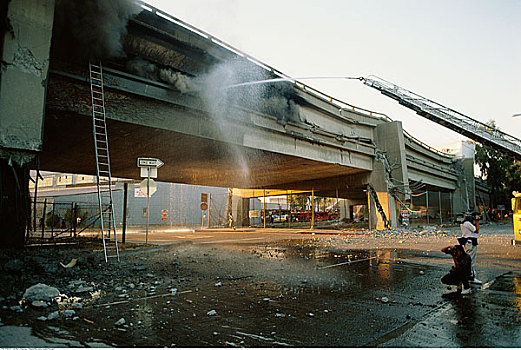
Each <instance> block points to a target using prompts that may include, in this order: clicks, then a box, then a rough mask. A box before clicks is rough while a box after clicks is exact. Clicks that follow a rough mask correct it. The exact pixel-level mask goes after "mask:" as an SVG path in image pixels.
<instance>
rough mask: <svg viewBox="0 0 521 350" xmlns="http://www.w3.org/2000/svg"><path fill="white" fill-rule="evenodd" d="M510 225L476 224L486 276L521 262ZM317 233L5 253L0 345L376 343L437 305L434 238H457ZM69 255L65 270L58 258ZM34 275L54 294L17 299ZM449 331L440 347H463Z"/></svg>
mask: <svg viewBox="0 0 521 350" xmlns="http://www.w3.org/2000/svg"><path fill="white" fill-rule="evenodd" d="M509 230H511V227H509V225H508V224H493V225H492V224H491V225H486V226H483V227H482V229H481V237H480V245H479V251H478V261H477V263H478V272H479V277H480V279H482V280H483V281H484V282H493V281H495V280H497V278H498V277H500V276H503V275H506V274H508V273H518V272H520V271H521V247H518V246H515V247H514V246H512V245H511V244H510V240H511V239H512V235H511V233H510V232H511V231H510V232H509ZM333 232H334V231H333ZM328 233H332V232H331V231H317V230H315V231H313V232H311V231H306V230H304V231H301V232H300V233H299V232H296V231H295V232H294V231H292V232H290V233H288V234H285V235H280V234H279V235H275V234H274V235H273V236H270V235H267V236H266V237H268V238H267V239H265V240H263V241H262V242H256V243H254V242H249V241H245V240H244V238H243V240H242V241H240V240H238V241H237V242H235V241H234V237H245V236H246V237H249V236H248V235H250V236H251V235H254V234H256V232H243V233H235V234H233V237H231V236H230V237H231V238H230V239H226V240H221V241H220V242H221V243H215V244H198V243H197V241H196V240H193V239H192V240H190V239H186V240H182V241H179V240H177V241H174V242H172V243H171V244H162V245H144V244H135V243H126V244H124V245H120V253H121V258H120V262H117V261H114V260H111V261H110V262H109V263H105V261H104V257H103V252H102V250H101V248H102V246H101V245H100V242H99V241H96V240H93V239H79V240H78V239H77V240H76V241H75V242H74V243H73V244H62V245H46V246H33V247H27V248H26V249H24V250H23V251H2V253H1V255H0V266H1V267H2V274H0V306H1V308H0V322H1V324H2V327H0V346H3V347H6V346H16V347H25V346H28V347H31V346H37V347H59V346H65V347H71V346H72V347H83V346H87V347H89V346H93V347H102V346H109V347H116V346H117V347H133V346H138V347H165V346H166V347H174V346H179V347H186V346H232V347H235V346H237V347H243V346H245V347H259V346H260V347H265V346H270V347H271V346H298V347H302V346H304V347H307V346H321V347H333V346H334V347H338V346H341V347H355V346H356V347H358V346H367V345H369V346H381V345H382V344H385V342H388V341H389V340H392V339H394V338H396V337H399V336H400V335H402V334H404V332H405V330H406V329H409V328H411V327H413V326H414V325H415V324H423V323H425V319H426V317H427V316H428V315H430V314H432V313H435V312H439V310H440V309H441V308H444V307H445V308H446V307H448V306H447V300H446V299H444V298H442V297H441V296H442V294H443V293H445V292H447V290H446V288H445V287H444V286H442V285H441V284H440V282H439V278H440V277H441V276H443V274H444V273H446V271H447V270H448V269H449V268H450V266H451V259H449V258H448V257H447V256H445V254H443V253H441V252H440V249H441V248H442V247H444V246H446V245H451V244H455V237H456V236H457V235H458V234H459V228H457V227H453V228H439V227H430V228H425V229H418V230H414V231H413V230H411V231H404V230H395V231H370V232H369V231H356V232H352V233H350V232H347V231H344V232H343V234H328ZM222 235H223V237H224V236H225V235H226V233H222ZM72 259H78V262H77V264H76V265H75V266H74V267H72V268H64V267H62V265H60V263H62V264H63V265H66V264H68V263H69V262H70V261H71V260H72ZM516 276H517V275H516ZM515 278H517V277H515ZM520 282H521V279H520ZM38 283H43V284H46V285H48V286H51V287H55V288H57V289H58V290H59V292H60V296H59V297H58V298H57V301H56V302H52V303H49V305H48V306H46V305H43V306H41V305H40V306H37V307H35V306H34V305H32V304H31V303H28V302H26V301H24V299H23V294H24V292H25V291H26V289H27V288H29V287H31V286H33V285H35V284H38ZM487 286H488V285H487ZM520 286H521V285H520ZM513 293H514V294H512V295H509V300H510V299H511V300H512V305H514V306H512V307H510V306H509V307H505V309H503V310H502V311H503V315H502V317H503V318H504V320H503V318H502V321H501V324H504V327H508V325H518V326H521V317H520V312H519V308H518V309H517V310H516V308H515V305H517V304H516V303H517V302H519V305H521V301H519V297H520V296H521V290H519V291H516V290H514V291H513ZM516 293H519V294H516ZM509 305H510V304H509ZM55 311H58V313H57V314H55V317H56V318H55V319H52V318H53V316H52V314H53V312H55ZM71 311H72V312H71ZM498 312H501V311H498ZM518 328H519V327H518ZM503 331H504V330H503ZM508 332H513V333H512V334H511V333H508ZM503 333H504V334H505V337H510V338H511V339H512V340H511V342H510V343H508V345H507V346H516V345H517V346H520V345H521V334H519V332H518V331H515V330H510V331H508V330H507V331H506V333H505V331H504V332H503ZM454 339H455V340H454V341H457V342H455V343H449V344H455V346H469V345H470V346H472V342H471V341H465V340H464V339H465V338H464V337H463V338H461V337H458V335H457V334H456V335H454ZM462 339H463V340H462ZM518 341H519V343H517V342H518ZM415 344H418V343H415ZM487 344H488V345H489V346H490V345H494V344H496V343H493V342H492V343H485V344H484V346H487ZM413 345H414V344H413ZM481 345H483V344H481ZM496 345H497V344H496ZM420 346H421V344H420Z"/></svg>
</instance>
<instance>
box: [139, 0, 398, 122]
mask: <svg viewBox="0 0 521 350" xmlns="http://www.w3.org/2000/svg"><path fill="white" fill-rule="evenodd" d="M136 3H137V4H138V5H139V6H141V8H143V9H144V10H147V11H150V12H152V13H154V14H156V15H157V16H159V17H162V18H164V19H167V20H169V21H170V22H173V23H175V24H177V25H179V26H181V27H183V28H185V29H188V30H190V31H191V32H193V33H195V34H197V35H199V36H201V37H203V38H205V39H207V40H210V41H212V42H213V43H215V44H217V45H219V46H221V47H223V48H225V49H227V50H228V51H231V52H233V53H235V54H236V55H239V56H242V57H244V58H246V59H247V60H248V61H250V62H252V63H254V64H256V65H257V66H259V67H261V68H263V69H265V70H267V71H269V72H271V73H273V74H275V75H277V76H278V77H279V78H284V79H286V80H287V81H288V82H290V83H293V84H294V85H296V86H297V87H298V88H301V89H302V90H305V91H308V92H310V93H313V94H315V95H317V96H318V97H320V98H322V99H324V100H327V101H329V102H330V103H333V104H335V106H336V107H338V108H340V109H343V110H349V111H353V112H358V113H361V114H365V115H367V116H369V117H372V118H377V119H378V118H383V119H385V120H390V119H389V117H388V116H387V115H385V114H384V113H380V112H375V111H371V110H369V109H365V108H362V107H357V106H354V105H352V104H350V103H347V102H345V101H342V100H339V99H337V98H335V97H332V96H330V95H328V94H325V93H323V92H321V91H319V90H317V89H315V88H313V87H311V86H309V85H306V84H304V83H302V82H300V81H298V80H296V79H294V78H292V77H290V76H289V75H287V74H284V73H283V72H281V71H279V70H278V69H275V68H273V67H271V66H270V65H268V64H266V63H264V62H262V61H260V60H258V59H256V58H255V57H252V56H250V55H248V54H247V53H244V52H242V51H241V50H239V49H237V48H235V47H233V46H232V45H229V44H227V43H225V42H224V41H222V40H220V39H218V38H216V37H214V36H213V35H211V34H209V33H207V32H205V31H203V30H200V29H198V28H196V27H194V26H192V25H191V24H189V23H186V22H184V21H183V20H181V19H179V18H176V17H174V16H172V15H170V14H168V13H166V12H164V11H162V10H160V9H157V8H155V7H153V6H151V5H149V4H147V3H145V2H143V1H139V0H136Z"/></svg>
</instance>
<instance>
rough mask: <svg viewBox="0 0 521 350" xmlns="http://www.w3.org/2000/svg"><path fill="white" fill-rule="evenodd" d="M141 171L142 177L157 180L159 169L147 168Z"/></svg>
mask: <svg viewBox="0 0 521 350" xmlns="http://www.w3.org/2000/svg"><path fill="white" fill-rule="evenodd" d="M139 169H141V177H151V178H153V179H155V178H157V168H151V167H146V168H139Z"/></svg>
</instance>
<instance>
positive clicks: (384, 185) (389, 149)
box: [367, 121, 410, 230]
mask: <svg viewBox="0 0 521 350" xmlns="http://www.w3.org/2000/svg"><path fill="white" fill-rule="evenodd" d="M374 136H375V137H374V140H375V144H376V157H375V159H374V161H373V171H372V173H371V176H370V178H369V185H371V186H372V187H373V188H374V189H375V191H376V194H377V197H378V200H379V202H380V204H381V206H382V208H383V210H384V212H385V215H386V217H387V220H389V223H390V225H391V227H393V228H395V227H397V225H398V213H399V204H398V201H397V199H396V198H399V199H400V200H405V199H407V198H408V196H409V194H410V190H409V177H408V173H407V160H406V151H405V140H404V134H403V128H402V123H401V122H400V121H394V122H390V123H382V124H379V125H378V126H376V128H375V135H374ZM367 203H368V208H369V229H378V230H382V229H384V228H385V225H384V222H383V220H382V217H381V216H380V213H378V210H377V209H376V203H375V201H374V200H373V199H372V198H371V196H370V194H369V192H367Z"/></svg>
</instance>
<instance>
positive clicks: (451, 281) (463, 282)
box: [441, 245, 472, 294]
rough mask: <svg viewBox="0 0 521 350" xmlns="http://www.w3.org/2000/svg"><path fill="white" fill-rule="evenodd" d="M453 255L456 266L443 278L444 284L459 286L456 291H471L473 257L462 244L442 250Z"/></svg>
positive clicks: (466, 292)
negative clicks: (470, 280)
mask: <svg viewBox="0 0 521 350" xmlns="http://www.w3.org/2000/svg"><path fill="white" fill-rule="evenodd" d="M441 251H442V252H444V253H445V254H449V255H451V256H452V260H453V261H454V266H453V267H452V268H451V269H450V271H449V273H448V274H446V275H445V276H443V277H442V278H441V282H442V283H443V284H447V285H451V286H457V289H456V292H458V293H461V294H469V293H470V284H469V279H470V278H471V266H472V259H471V258H470V255H468V254H467V253H465V249H464V248H463V246H461V245H455V246H449V247H445V248H443V249H442V250H441Z"/></svg>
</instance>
